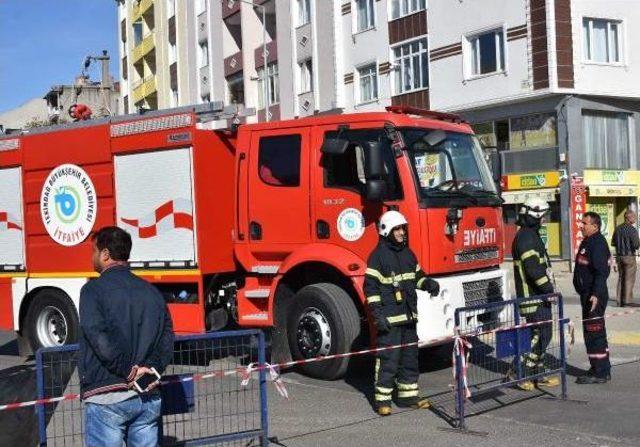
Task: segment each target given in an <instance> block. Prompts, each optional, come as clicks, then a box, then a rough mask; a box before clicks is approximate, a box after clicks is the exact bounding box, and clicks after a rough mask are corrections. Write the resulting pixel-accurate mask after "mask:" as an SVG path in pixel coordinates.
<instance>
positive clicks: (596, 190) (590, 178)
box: [584, 169, 640, 197]
mask: <svg viewBox="0 0 640 447" xmlns="http://www.w3.org/2000/svg"><path fill="white" fill-rule="evenodd" d="M584 183H585V184H586V185H587V186H588V187H589V196H591V197H629V196H637V195H640V171H624V170H613V169H603V170H595V169H585V171H584Z"/></svg>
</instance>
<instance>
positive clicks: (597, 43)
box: [582, 18, 621, 64]
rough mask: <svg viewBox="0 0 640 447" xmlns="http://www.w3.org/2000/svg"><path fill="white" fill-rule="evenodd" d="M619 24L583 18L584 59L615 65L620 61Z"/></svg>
mask: <svg viewBox="0 0 640 447" xmlns="http://www.w3.org/2000/svg"><path fill="white" fill-rule="evenodd" d="M620 28H621V26H620V22H615V21H612V20H602V19H588V18H585V19H584V20H583V22H582V29H583V52H584V59H585V60H586V61H588V62H599V63H605V64H615V63H619V62H620V61H621V58H620V53H621V42H620V37H621V33H620Z"/></svg>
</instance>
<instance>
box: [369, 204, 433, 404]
mask: <svg viewBox="0 0 640 447" xmlns="http://www.w3.org/2000/svg"><path fill="white" fill-rule="evenodd" d="M378 232H379V234H380V241H379V243H378V246H377V247H376V248H375V250H374V251H373V252H372V253H371V256H369V261H368V265H367V272H366V275H365V280H364V292H365V295H366V297H367V304H368V306H369V310H370V311H371V315H372V317H373V321H374V322H375V326H376V329H377V346H378V347H385V346H393V345H399V344H411V345H410V346H407V347H404V348H400V349H389V350H385V351H380V352H378V353H377V355H376V366H375V368H376V369H375V396H374V400H375V405H376V411H377V412H378V414H380V415H381V416H387V415H389V414H391V402H392V393H393V390H394V388H397V397H398V400H397V404H398V406H405V407H413V408H428V407H429V405H430V404H429V401H428V400H427V399H424V398H421V397H420V394H419V388H418V376H419V370H418V346H417V342H418V334H417V332H416V322H417V319H418V294H417V292H416V289H421V290H425V291H427V292H429V293H430V294H432V295H437V294H439V293H440V286H439V285H438V283H437V282H436V281H435V280H433V279H430V278H428V277H427V276H426V275H425V273H424V272H423V271H422V268H421V267H420V264H418V261H417V259H416V256H415V254H414V253H413V252H412V251H411V249H409V247H408V246H407V220H406V219H405V217H404V216H403V215H402V214H400V213H399V212H398V211H387V212H386V213H384V214H383V215H382V217H381V218H380V223H379V226H378Z"/></svg>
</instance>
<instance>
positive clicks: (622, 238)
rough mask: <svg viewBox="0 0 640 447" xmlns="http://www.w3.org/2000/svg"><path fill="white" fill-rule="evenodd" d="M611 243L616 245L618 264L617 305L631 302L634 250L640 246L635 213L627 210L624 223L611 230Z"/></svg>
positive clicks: (634, 262) (634, 260)
mask: <svg viewBox="0 0 640 447" xmlns="http://www.w3.org/2000/svg"><path fill="white" fill-rule="evenodd" d="M611 245H613V246H614V247H616V261H617V264H618V306H620V307H624V306H626V305H628V304H631V301H632V297H633V286H634V284H635V283H636V270H637V268H638V266H637V263H636V251H637V250H638V248H640V238H638V230H637V229H636V213H634V212H633V211H631V210H627V211H626V212H625V213H624V223H623V224H621V225H619V226H618V227H617V228H616V229H615V231H614V232H613V237H612V238H611Z"/></svg>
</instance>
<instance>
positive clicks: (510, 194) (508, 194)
mask: <svg viewBox="0 0 640 447" xmlns="http://www.w3.org/2000/svg"><path fill="white" fill-rule="evenodd" d="M556 194H558V189H557V188H541V189H529V190H520V191H503V192H502V194H501V196H502V199H503V200H504V204H505V205H510V204H514V203H524V202H526V200H527V199H528V198H531V197H539V198H541V199H542V200H546V201H547V202H555V201H556Z"/></svg>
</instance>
